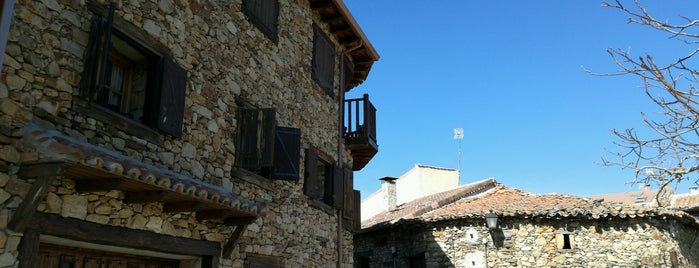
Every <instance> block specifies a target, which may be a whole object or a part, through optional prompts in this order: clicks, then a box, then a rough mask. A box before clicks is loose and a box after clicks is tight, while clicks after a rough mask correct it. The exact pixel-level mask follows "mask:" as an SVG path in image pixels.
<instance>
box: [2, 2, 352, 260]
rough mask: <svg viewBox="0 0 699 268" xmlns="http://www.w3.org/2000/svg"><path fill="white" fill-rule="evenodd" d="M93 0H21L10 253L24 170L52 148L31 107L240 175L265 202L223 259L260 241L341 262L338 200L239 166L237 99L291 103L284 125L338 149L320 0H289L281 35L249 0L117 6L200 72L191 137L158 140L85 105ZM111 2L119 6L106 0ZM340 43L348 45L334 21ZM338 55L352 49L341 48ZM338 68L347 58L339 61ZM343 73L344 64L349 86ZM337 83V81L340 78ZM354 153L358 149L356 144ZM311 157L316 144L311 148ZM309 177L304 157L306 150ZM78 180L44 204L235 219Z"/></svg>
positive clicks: (116, 144) (252, 249) (239, 182)
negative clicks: (40, 137)
mask: <svg viewBox="0 0 699 268" xmlns="http://www.w3.org/2000/svg"><path fill="white" fill-rule="evenodd" d="M86 1H87V2H89V1H90V0H80V1H74V0H41V1H31V0H18V1H16V4H15V11H14V19H13V21H12V25H11V29H10V36H9V42H8V45H7V51H6V56H5V61H4V66H3V68H2V76H1V77H0V130H1V132H0V203H2V204H3V206H2V210H1V211H0V267H6V266H9V267H14V266H17V265H18V263H17V261H16V257H17V245H18V244H19V242H20V241H21V234H18V233H13V232H11V231H10V230H7V229H5V227H6V225H7V221H8V219H9V218H10V217H12V213H13V211H14V210H15V209H16V207H17V206H18V205H19V203H20V202H21V200H22V199H23V198H24V195H26V190H27V189H28V187H29V185H30V183H31V181H26V180H25V179H24V178H21V177H20V176H18V175H17V174H18V168H19V166H20V165H21V163H23V162H26V161H35V160H39V159H42V157H43V156H42V155H39V154H37V153H35V152H31V151H29V150H25V148H23V147H22V144H21V142H19V138H20V137H19V136H18V134H17V129H18V128H20V127H22V126H23V125H24V124H26V123H27V122H29V121H35V122H39V123H40V124H42V125H43V126H47V127H49V128H54V129H56V130H58V131H60V132H62V133H65V134H67V135H69V136H72V137H75V138H77V139H79V140H81V141H84V142H89V143H91V144H94V145H97V146H101V147H103V148H107V149H109V150H113V151H116V152H118V153H121V154H123V155H126V156H129V157H133V158H135V159H138V160H140V161H143V162H144V163H149V164H153V165H156V166H159V167H163V168H166V169H169V170H172V171H174V172H177V173H181V174H185V175H188V176H191V177H194V178H196V179H200V180H203V181H206V182H209V183H213V184H216V185H221V186H223V187H225V188H228V189H231V190H232V192H233V193H234V194H236V195H240V196H242V197H244V198H247V199H250V200H253V201H255V202H256V203H259V204H262V205H263V206H264V207H265V208H266V213H265V214H264V215H263V216H261V217H260V218H258V219H257V220H256V221H255V222H254V223H252V224H251V225H250V226H249V227H248V228H247V231H246V232H244V234H243V236H242V237H241V239H240V240H239V243H238V245H237V246H236V248H235V250H234V252H233V255H232V256H231V258H228V259H223V260H222V261H221V265H222V266H223V267H241V266H243V264H244V259H245V256H246V254H248V253H254V254H261V255H270V256H277V257H282V258H283V260H284V266H285V267H330V266H335V265H336V259H337V246H338V244H337V239H338V231H337V212H336V211H335V212H329V211H327V210H322V209H318V208H317V206H312V205H310V202H311V201H310V200H309V198H308V197H307V196H305V195H304V194H303V178H302V179H301V180H299V181H298V182H286V181H262V182H257V181H249V180H243V179H240V178H236V177H235V176H234V174H233V169H234V163H235V151H236V143H235V133H236V129H237V122H236V111H237V109H238V107H237V104H236V100H245V101H246V102H248V103H250V104H253V105H256V106H258V107H275V108H277V121H278V125H280V126H290V127H296V128H300V129H301V135H302V136H301V142H302V151H303V148H308V147H311V146H313V147H315V148H318V149H320V150H322V151H324V152H325V153H326V154H327V155H329V156H332V157H334V158H337V157H338V156H337V146H338V138H337V136H338V133H337V124H338V118H337V113H338V109H339V108H340V107H339V105H338V103H337V94H339V93H336V94H335V95H334V96H330V95H329V94H326V93H325V91H324V90H322V89H321V88H320V86H319V85H318V84H317V83H316V82H315V81H314V80H313V79H312V78H311V60H312V57H313V56H312V51H313V27H312V25H313V23H317V24H318V25H320V27H321V28H323V29H325V30H326V31H327V25H325V24H323V23H321V22H320V18H319V16H318V14H316V13H314V12H313V11H312V10H311V9H310V7H309V3H308V2H307V1H304V0H299V1H287V0H280V1H279V4H280V8H279V10H280V14H279V30H278V32H279V41H278V43H274V42H273V41H271V40H270V39H268V38H266V37H265V35H264V34H262V32H261V31H259V30H258V29H257V28H256V27H255V26H254V25H253V24H252V23H251V22H250V20H249V19H248V18H247V17H246V15H245V14H243V12H242V11H241V5H242V3H241V0H233V1H187V0H132V1H119V0H118V1H116V13H115V14H116V15H115V16H116V17H119V18H121V19H123V20H125V21H126V22H128V23H130V24H132V25H133V26H135V27H137V28H141V29H142V30H143V31H144V32H145V33H147V34H148V35H149V37H150V38H153V39H155V40H157V41H158V42H159V43H160V45H162V46H164V47H166V48H168V49H169V50H170V53H171V54H172V56H173V57H174V60H175V62H176V63H177V64H179V65H180V66H182V67H183V68H184V69H186V70H187V72H188V78H187V91H186V100H185V115H184V127H183V137H182V138H180V139H175V138H172V137H170V136H166V135H163V136H162V137H163V140H161V141H160V142H155V143H154V142H150V141H148V140H146V139H143V138H141V137H138V136H135V135H133V134H130V133H127V132H124V131H122V130H120V129H118V128H115V127H114V126H113V125H112V124H111V122H103V121H100V120H99V119H96V118H93V117H92V116H91V115H90V114H83V113H80V112H77V111H76V110H75V109H74V107H73V105H74V101H75V98H78V96H79V87H78V84H79V83H80V79H81V74H82V71H83V68H84V66H83V55H84V52H85V48H86V45H87V42H88V36H89V31H90V19H91V17H92V16H93V14H92V12H90V11H89V10H88V8H87V6H86V5H87V4H86ZM98 2H99V4H101V5H104V6H106V5H107V3H106V1H103V0H100V1H98ZM329 37H330V38H331V40H332V42H333V43H334V44H335V46H336V48H337V49H338V52H340V51H341V47H340V46H338V43H337V40H335V38H334V37H333V36H332V35H329ZM336 62H338V61H336ZM335 73H336V74H338V73H339V71H336V72H335ZM338 84H339V77H338V76H337V75H336V77H335V87H336V88H337V87H338ZM336 92H337V90H336ZM341 157H342V158H343V159H344V160H343V159H335V160H336V161H341V162H343V161H344V162H347V161H349V160H347V159H348V158H347V155H346V153H345V154H344V155H343V156H341ZM301 159H302V161H303V159H304V156H303V153H302V155H301ZM300 166H301V171H300V173H301V176H302V177H303V162H302V163H301V165H300ZM73 184H74V183H73V182H72V181H71V180H68V179H61V180H57V181H55V182H54V185H53V187H52V188H51V189H50V193H49V195H48V197H47V200H46V202H45V203H44V204H42V205H41V206H40V208H39V210H40V211H44V212H48V213H56V214H61V215H63V216H66V217H73V218H78V219H82V220H86V221H91V222H96V223H100V224H108V225H117V226H124V227H128V228H133V229H143V230H149V231H152V232H155V233H161V234H168V235H174V236H180V237H191V238H196V239H206V240H210V241H222V240H224V239H227V238H228V235H229V234H230V232H231V229H230V228H228V227H226V226H223V225H221V223H220V222H215V221H212V222H208V221H206V222H197V221H196V220H195V219H194V217H193V216H192V214H187V213H179V214H173V213H163V211H162V204H159V203H153V204H147V205H143V206H142V205H131V204H129V205H127V204H124V203H123V202H122V200H123V193H121V192H119V191H111V192H101V193H90V194H77V193H75V191H74V189H73V188H72V187H73ZM342 234H343V235H342V237H341V239H342V241H343V242H342V245H343V256H344V258H343V262H344V263H345V266H351V263H352V258H351V256H352V255H351V252H352V243H351V241H352V237H351V234H350V233H349V232H346V231H343V232H342Z"/></svg>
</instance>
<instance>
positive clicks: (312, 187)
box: [303, 149, 324, 199]
mask: <svg viewBox="0 0 699 268" xmlns="http://www.w3.org/2000/svg"><path fill="white" fill-rule="evenodd" d="M305 161H306V163H305V164H306V165H305V172H304V173H305V174H304V178H303V180H304V182H303V193H304V194H306V195H308V196H310V197H311V198H313V199H318V197H320V196H321V195H322V194H323V190H324V189H323V187H322V186H323V184H322V183H320V181H319V180H320V178H318V155H317V154H316V153H315V152H313V150H310V149H306V160H305Z"/></svg>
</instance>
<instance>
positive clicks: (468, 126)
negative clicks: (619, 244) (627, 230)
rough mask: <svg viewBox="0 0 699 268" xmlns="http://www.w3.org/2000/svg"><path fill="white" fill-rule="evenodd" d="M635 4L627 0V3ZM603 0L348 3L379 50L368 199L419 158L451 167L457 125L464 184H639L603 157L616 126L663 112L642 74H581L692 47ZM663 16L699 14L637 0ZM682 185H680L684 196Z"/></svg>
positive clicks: (361, 178)
mask: <svg viewBox="0 0 699 268" xmlns="http://www.w3.org/2000/svg"><path fill="white" fill-rule="evenodd" d="M625 2H627V4H629V5H630V4H632V3H631V2H630V1H625ZM601 3H602V2H601V1H598V0H584V1H583V0H565V1H562V0H556V1H553V0H551V1H445V0H402V1H398V0H382V1H369V0H346V1H345V4H346V5H347V6H348V8H349V10H350V11H351V12H352V14H353V15H354V17H355V19H356V20H357V22H358V23H359V25H360V26H361V27H362V29H363V30H364V32H365V34H366V35H367V37H368V38H369V40H370V41H371V43H372V44H373V45H374V47H375V48H376V50H377V51H378V52H379V54H380V55H381V59H380V60H379V61H378V62H376V63H374V67H373V68H372V70H371V73H370V74H369V77H368V79H367V81H366V82H364V83H363V84H362V85H360V86H359V87H357V88H355V89H353V90H352V91H351V92H350V93H349V97H357V96H361V95H362V94H364V93H368V94H369V96H370V99H371V101H372V102H373V103H374V105H375V106H376V107H377V109H378V115H377V121H378V123H377V125H378V143H379V153H378V154H377V155H376V156H375V157H374V159H373V160H372V161H371V162H370V163H369V165H367V166H366V167H365V168H364V169H363V170H362V171H360V172H357V173H355V188H356V189H358V190H361V191H362V196H363V197H366V196H367V195H368V194H370V193H371V192H374V191H376V190H377V189H378V188H379V185H380V183H379V180H378V179H379V178H381V177H385V176H395V177H398V176H400V175H401V174H403V173H404V172H406V171H408V170H409V169H411V168H412V167H413V166H414V164H417V163H419V164H425V165H432V166H439V167H449V168H457V163H458V142H457V141H456V140H454V139H453V133H452V130H453V129H454V128H464V139H463V140H462V157H461V170H462V172H461V174H462V175H461V183H462V184H464V183H468V182H472V181H475V180H480V179H484V178H489V177H493V178H495V179H496V180H497V181H499V182H501V183H503V184H505V185H506V186H510V187H515V188H519V189H523V190H527V191H532V192H536V193H552V192H556V193H571V194H576V195H593V194H601V193H610V192H623V191H629V190H635V189H637V188H636V186H634V187H632V188H629V186H628V185H626V184H625V183H626V182H628V181H630V180H631V179H632V176H633V174H632V173H630V172H628V171H624V170H621V169H620V168H618V167H604V166H601V165H599V163H600V162H601V158H602V157H603V156H610V154H609V153H607V151H606V150H607V149H608V150H612V151H617V150H618V149H617V147H615V146H614V145H613V142H614V141H615V140H616V138H615V137H614V136H613V135H612V134H611V132H610V130H611V129H613V128H617V129H626V128H642V121H641V116H640V112H641V111H645V112H647V113H651V114H652V113H658V112H659V111H660V110H659V108H657V107H656V106H654V104H652V103H651V102H650V100H649V99H648V98H647V97H646V96H645V94H644V93H643V89H642V88H641V86H642V83H641V80H639V79H637V78H635V77H631V76H627V77H597V76H592V75H589V74H587V73H585V72H584V71H583V70H582V69H581V67H582V66H584V67H585V68H588V69H590V70H592V71H595V72H600V73H603V72H614V71H615V70H617V68H616V66H615V65H614V63H613V62H612V60H611V58H610V57H609V56H608V55H607V53H606V52H605V49H607V48H609V47H612V48H624V49H631V51H632V52H633V53H635V54H636V55H642V54H643V53H645V52H649V53H651V54H652V55H654V56H655V58H656V59H658V61H661V62H663V61H664V60H665V61H668V60H674V59H677V58H679V57H681V56H683V55H684V53H687V52H689V51H690V48H688V47H687V46H682V45H679V43H678V42H677V41H676V40H669V39H668V36H667V35H665V34H661V33H659V32H657V31H654V30H652V29H649V28H645V27H642V26H638V25H633V24H627V23H626V18H628V16H627V15H625V14H623V13H622V12H621V11H618V10H615V9H611V8H603V7H601ZM642 3H644V4H645V5H646V7H647V9H648V10H649V11H650V12H651V13H653V14H657V17H659V18H670V19H671V21H673V20H677V19H678V17H677V16H678V15H686V16H690V17H694V18H697V17H699V14H698V13H699V1H689V0H685V1H679V0H672V1H669V0H664V1H642ZM688 186H689V183H686V184H682V185H680V186H679V187H678V188H677V192H680V193H682V192H687V191H688V190H687V187H688Z"/></svg>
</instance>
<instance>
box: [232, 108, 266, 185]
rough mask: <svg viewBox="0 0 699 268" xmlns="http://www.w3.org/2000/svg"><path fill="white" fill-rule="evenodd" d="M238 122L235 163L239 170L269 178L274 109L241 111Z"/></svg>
mask: <svg viewBox="0 0 699 268" xmlns="http://www.w3.org/2000/svg"><path fill="white" fill-rule="evenodd" d="M239 120H240V121H239V124H240V126H239V128H238V135H239V138H238V140H239V143H238V155H237V156H236V157H237V159H238V160H237V161H236V162H237V163H238V165H239V166H240V167H241V168H244V169H246V170H248V171H251V172H255V173H258V174H259V175H262V176H265V177H269V175H270V174H271V169H272V166H273V164H274V159H273V157H274V129H275V126H276V119H275V110H274V108H265V109H242V110H241V111H240V119H239Z"/></svg>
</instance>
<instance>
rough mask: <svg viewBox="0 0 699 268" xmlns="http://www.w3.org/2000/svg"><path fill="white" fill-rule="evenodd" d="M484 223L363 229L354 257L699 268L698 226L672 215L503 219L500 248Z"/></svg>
mask: <svg viewBox="0 0 699 268" xmlns="http://www.w3.org/2000/svg"><path fill="white" fill-rule="evenodd" d="M682 222H684V221H682ZM484 225H485V224H484V220H483V219H480V220H462V221H455V222H454V221H451V222H435V223H423V224H419V225H417V224H408V225H404V226H397V227H394V228H392V229H384V230H381V231H375V232H369V233H364V234H361V235H357V236H355V252H356V254H355V256H356V257H355V261H356V260H357V259H356V258H357V257H364V258H366V257H368V258H369V260H370V264H371V265H370V267H392V265H393V263H394V262H395V263H396V265H397V266H396V267H408V261H409V260H410V257H414V256H417V255H419V254H420V253H423V252H424V256H425V261H426V264H427V267H671V266H673V262H675V264H677V265H678V266H679V267H696V265H697V263H699V228H697V225H696V224H687V223H680V222H678V221H676V220H675V219H671V218H668V219H662V218H647V217H638V218H626V219H619V218H606V219H605V218H602V219H599V220H585V219H581V220H576V219H561V220H552V219H544V220H538V219H534V220H532V219H505V220H504V223H503V225H502V226H504V227H505V229H506V230H505V231H504V233H505V234H507V235H511V237H510V238H509V239H508V240H506V241H505V245H504V247H501V248H497V249H496V248H494V247H493V243H492V239H491V236H490V234H489V233H488V230H487V228H486V227H485V226H484ZM562 233H568V234H569V237H570V240H571V249H561V247H562V244H561V243H562V240H561V239H562V236H561V234H562ZM483 239H485V240H486V241H484V240H483ZM484 242H486V243H487V248H486V245H485V244H484ZM391 247H395V254H391ZM486 254H487V258H488V263H487V266H486V263H485V262H484V261H485V258H484V256H486Z"/></svg>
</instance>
